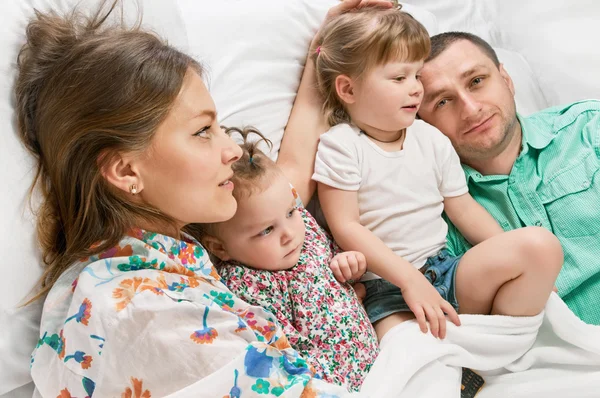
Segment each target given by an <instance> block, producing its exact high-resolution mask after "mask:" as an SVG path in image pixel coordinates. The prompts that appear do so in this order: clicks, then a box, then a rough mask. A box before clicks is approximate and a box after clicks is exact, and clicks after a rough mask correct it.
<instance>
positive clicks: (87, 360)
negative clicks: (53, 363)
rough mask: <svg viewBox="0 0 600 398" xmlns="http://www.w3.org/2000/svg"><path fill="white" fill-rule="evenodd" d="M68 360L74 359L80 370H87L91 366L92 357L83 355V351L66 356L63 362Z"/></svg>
mask: <svg viewBox="0 0 600 398" xmlns="http://www.w3.org/2000/svg"><path fill="white" fill-rule="evenodd" d="M70 359H74V360H75V361H76V362H77V363H79V364H80V365H81V369H89V367H90V366H92V357H91V355H85V352H83V351H75V353H74V354H73V355H67V356H66V357H65V362H67V361H68V360H70Z"/></svg>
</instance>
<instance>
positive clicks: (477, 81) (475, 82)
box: [471, 77, 483, 86]
mask: <svg viewBox="0 0 600 398" xmlns="http://www.w3.org/2000/svg"><path fill="white" fill-rule="evenodd" d="M482 81H483V79H482V78H481V77H476V78H475V79H473V81H471V86H476V85H478V84H479V83H481V82H482Z"/></svg>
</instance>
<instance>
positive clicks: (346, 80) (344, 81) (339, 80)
mask: <svg viewBox="0 0 600 398" xmlns="http://www.w3.org/2000/svg"><path fill="white" fill-rule="evenodd" d="M335 91H336V93H337V95H338V97H340V99H341V100H342V101H344V102H345V103H346V104H353V103H354V102H355V101H356V99H355V97H354V81H353V80H352V79H351V78H350V77H348V76H346V75H339V76H338V77H336V78H335Z"/></svg>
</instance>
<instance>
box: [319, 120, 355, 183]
mask: <svg viewBox="0 0 600 398" xmlns="http://www.w3.org/2000/svg"><path fill="white" fill-rule="evenodd" d="M342 129H350V127H349V126H346V125H341V126H336V127H334V128H333V129H332V130H330V131H329V132H327V133H325V134H323V135H322V136H321V140H320V142H319V148H318V150H317V157H316V160H315V172H314V174H313V177H312V178H313V180H315V181H318V182H321V183H323V184H325V185H329V186H331V187H334V188H337V189H342V190H345V191H357V190H358V189H359V188H360V183H361V173H360V169H359V165H358V154H357V153H356V149H353V148H349V146H348V141H347V140H344V139H342V138H343V137H341V135H343V134H341V133H345V131H342ZM349 133H350V134H353V132H349Z"/></svg>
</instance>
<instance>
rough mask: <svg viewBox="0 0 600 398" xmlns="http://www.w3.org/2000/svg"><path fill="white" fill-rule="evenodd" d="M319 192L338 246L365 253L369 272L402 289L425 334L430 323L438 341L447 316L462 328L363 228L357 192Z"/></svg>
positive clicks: (420, 279)
mask: <svg viewBox="0 0 600 398" xmlns="http://www.w3.org/2000/svg"><path fill="white" fill-rule="evenodd" d="M318 189H319V200H320V202H321V207H322V208H323V212H324V213H325V217H326V218H327V222H328V224H329V226H330V228H331V231H332V233H333V236H334V237H335V240H336V241H337V243H338V244H339V245H340V246H341V247H342V248H344V249H346V250H356V251H360V252H362V253H363V254H364V255H365V257H366V260H367V264H368V265H369V271H372V272H374V273H376V274H377V275H379V276H381V277H382V278H384V279H386V280H388V281H389V282H391V283H393V284H394V285H396V286H398V287H399V288H400V289H402V295H403V297H404V299H405V301H406V303H407V304H408V306H409V308H410V310H411V311H412V312H413V313H414V314H415V316H416V318H417V321H418V322H419V325H420V327H421V330H422V331H423V332H427V323H426V321H429V323H430V326H431V333H432V334H433V335H434V336H436V337H437V336H438V333H439V330H440V327H441V329H442V330H445V323H446V318H445V316H444V312H445V313H447V314H448V316H449V317H450V319H451V320H452V322H453V323H455V324H456V325H460V320H459V318H458V314H457V313H456V311H455V310H454V308H453V307H452V306H451V305H450V303H448V302H447V301H445V300H444V299H442V297H441V296H440V295H439V293H438V292H437V290H435V288H434V287H433V286H432V285H431V284H430V283H429V281H427V279H425V277H424V276H423V275H422V274H421V273H420V272H419V271H418V270H417V269H416V268H415V267H414V266H413V265H412V264H411V263H409V262H408V261H406V260H404V259H403V258H401V257H399V256H397V255H396V254H395V253H394V252H393V251H392V250H391V249H389V248H388V247H387V246H386V245H385V244H384V243H383V242H382V241H381V240H380V239H379V238H377V237H376V236H375V235H374V234H373V233H372V232H371V231H369V230H368V229H367V228H365V227H363V226H362V225H361V224H360V220H359V212H358V198H357V192H356V191H343V190H340V189H336V188H332V187H330V186H327V185H324V184H321V183H319V184H318ZM443 334H444V333H443V332H442V335H441V337H443Z"/></svg>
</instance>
